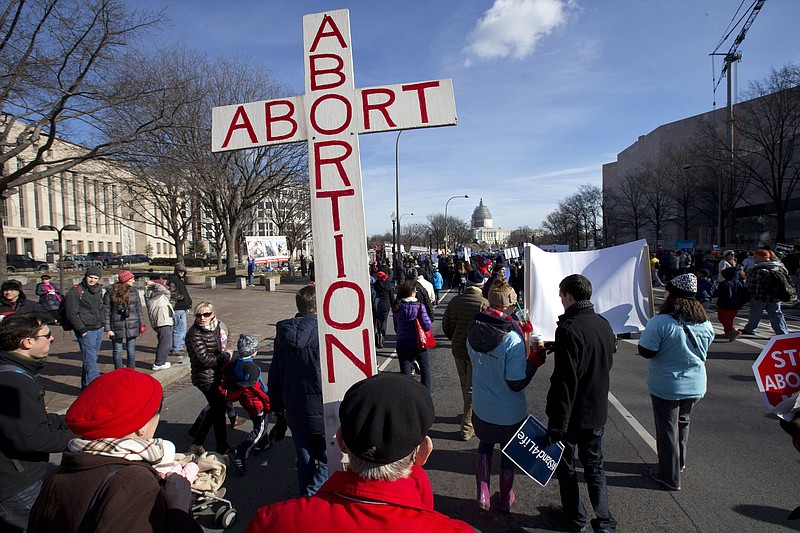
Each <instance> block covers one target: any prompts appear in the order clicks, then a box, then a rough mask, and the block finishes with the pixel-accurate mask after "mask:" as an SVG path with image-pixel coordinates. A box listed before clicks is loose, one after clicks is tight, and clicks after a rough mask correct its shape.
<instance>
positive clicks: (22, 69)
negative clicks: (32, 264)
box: [0, 0, 163, 275]
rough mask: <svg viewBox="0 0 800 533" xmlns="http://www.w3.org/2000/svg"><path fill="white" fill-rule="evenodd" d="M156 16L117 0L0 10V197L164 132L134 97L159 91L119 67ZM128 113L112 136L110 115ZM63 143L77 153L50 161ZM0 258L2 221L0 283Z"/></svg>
mask: <svg viewBox="0 0 800 533" xmlns="http://www.w3.org/2000/svg"><path fill="white" fill-rule="evenodd" d="M160 18H161V16H160V14H155V15H153V14H142V13H136V12H133V11H131V10H129V9H128V8H127V7H126V5H125V2H123V1H122V0H41V1H30V0H28V1H26V0H11V1H10V2H8V3H6V6H5V8H3V9H2V12H0V65H2V67H1V68H2V75H0V113H2V117H1V118H0V197H7V196H8V195H9V194H13V193H14V192H15V191H14V188H15V187H19V186H21V185H24V184H25V183H30V182H33V181H36V180H39V179H42V178H45V177H48V176H53V175H56V174H59V173H61V172H64V171H66V170H69V169H71V168H73V167H75V166H76V165H79V164H81V163H83V162H86V161H89V160H92V159H97V158H101V157H113V156H114V155H115V154H116V153H117V151H118V150H119V149H120V148H121V147H124V146H125V144H126V143H127V142H129V141H130V140H131V139H133V138H134V137H136V136H137V135H139V134H141V133H142V132H145V131H148V130H149V129H151V128H154V127H161V122H160V121H161V117H162V114H161V113H160V114H158V115H156V116H153V115H146V114H136V113H135V112H134V109H135V106H136V102H137V101H138V100H139V99H140V98H142V97H144V96H146V95H147V94H149V93H152V92H153V91H158V90H160V89H159V88H155V89H154V88H152V87H146V86H143V85H142V84H141V83H140V80H139V79H137V78H136V76H135V74H136V72H135V71H130V70H126V69H121V68H120V66H121V65H123V64H125V62H124V61H121V59H122V58H123V56H124V55H125V54H126V49H127V48H129V47H130V46H131V45H133V44H135V39H136V38H137V37H139V36H141V35H142V34H143V33H144V32H145V31H147V30H148V29H150V28H153V27H154V26H155V25H156V22H157V21H158V20H159V19H160ZM127 53H128V54H130V55H135V52H134V51H132V50H131V51H130V52H127ZM126 108H127V110H128V112H130V114H131V116H135V117H136V120H134V121H131V123H130V126H131V127H130V128H128V129H125V130H112V129H110V128H109V127H108V126H109V123H108V119H109V117H110V116H112V115H114V114H116V113H120V112H123V110H124V109H126ZM162 111H163V110H162ZM67 136H69V137H70V138H71V141H72V142H73V143H75V144H78V145H82V146H83V148H75V149H71V150H60V151H58V152H57V153H55V152H54V151H53V148H54V143H55V140H56V138H57V137H67ZM5 251H6V239H5V236H4V232H3V225H2V221H0V275H5V271H6V268H5V261H6V254H5Z"/></svg>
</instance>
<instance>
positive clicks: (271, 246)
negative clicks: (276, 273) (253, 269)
mask: <svg viewBox="0 0 800 533" xmlns="http://www.w3.org/2000/svg"><path fill="white" fill-rule="evenodd" d="M244 240H245V243H247V256H248V257H249V258H250V259H252V260H254V261H255V262H256V264H257V265H260V264H262V263H276V262H279V261H288V260H289V248H288V247H287V246H286V237H283V236H280V237H278V236H273V237H245V238H244Z"/></svg>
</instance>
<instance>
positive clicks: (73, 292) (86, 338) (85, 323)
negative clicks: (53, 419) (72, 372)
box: [64, 267, 104, 389]
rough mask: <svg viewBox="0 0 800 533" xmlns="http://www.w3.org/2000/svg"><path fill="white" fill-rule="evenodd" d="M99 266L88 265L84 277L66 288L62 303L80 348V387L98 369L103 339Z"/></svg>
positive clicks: (97, 372) (86, 385) (90, 379)
mask: <svg viewBox="0 0 800 533" xmlns="http://www.w3.org/2000/svg"><path fill="white" fill-rule="evenodd" d="M100 276H101V273H100V269H99V268H97V267H89V268H87V269H86V274H85V275H84V276H83V280H82V281H81V282H80V283H79V284H77V285H75V286H74V287H73V288H71V289H70V290H69V292H67V295H66V296H65V297H64V306H65V308H66V312H67V319H68V321H69V324H70V325H71V326H72V329H73V330H74V331H75V339H76V340H77V341H78V346H79V347H80V349H81V358H82V359H83V369H82V370H81V389H85V388H86V387H88V386H89V383H91V382H92V381H93V380H94V379H95V378H96V377H97V376H99V375H100V369H99V368H98V367H97V357H98V355H100V345H101V344H102V342H103V331H104V329H103V288H102V287H101V286H100Z"/></svg>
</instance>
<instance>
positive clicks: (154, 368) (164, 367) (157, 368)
mask: <svg viewBox="0 0 800 533" xmlns="http://www.w3.org/2000/svg"><path fill="white" fill-rule="evenodd" d="M171 366H172V364H171V363H170V362H169V361H167V362H166V363H164V364H163V365H153V372H156V371H158V370H166V369H167V368H169V367H171Z"/></svg>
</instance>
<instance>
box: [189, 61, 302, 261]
mask: <svg viewBox="0 0 800 533" xmlns="http://www.w3.org/2000/svg"><path fill="white" fill-rule="evenodd" d="M198 82H200V81H199V80H198ZM202 82H203V83H204V86H203V87H204V91H203V98H202V99H200V100H199V101H198V102H197V103H196V104H195V106H196V109H195V110H194V111H193V113H192V118H193V120H194V121H193V122H192V124H188V125H187V126H186V128H187V131H190V132H194V133H195V135H196V138H195V139H193V142H191V143H189V144H188V145H187V146H185V147H184V149H183V150H181V152H180V157H181V159H180V161H181V163H182V164H183V165H184V167H185V169H186V172H187V173H188V176H189V178H188V179H190V180H191V181H192V183H194V184H195V186H196V188H197V189H198V191H199V192H200V193H201V194H202V198H203V202H204V204H205V205H206V206H207V207H208V208H209V209H210V211H211V212H212V213H213V216H214V218H215V219H216V222H217V223H218V224H219V226H220V227H219V229H220V231H221V232H222V234H223V235H224V237H225V248H226V250H227V258H226V263H227V265H226V267H227V268H226V271H227V273H228V274H229V275H232V274H234V273H235V271H236V259H237V257H236V255H237V254H238V253H239V247H238V245H237V242H238V238H237V237H238V236H239V234H240V230H241V228H242V223H243V221H244V220H245V217H246V216H247V213H248V212H249V211H251V210H252V209H254V208H256V207H257V206H258V205H260V204H261V203H262V202H263V200H264V198H266V197H267V195H268V194H269V193H270V192H271V191H272V190H274V189H276V188H280V187H282V186H283V185H284V184H285V183H287V182H289V181H291V180H292V179H293V178H294V177H296V176H297V175H298V174H302V173H303V172H304V169H305V168H306V167H307V165H306V159H307V158H306V150H305V144H300V143H295V144H291V145H279V146H269V147H260V148H254V149H251V150H245V151H236V152H224V153H220V154H212V153H211V152H210V151H209V150H208V147H209V146H210V145H211V108H212V107H214V106H217V105H223V104H230V103H232V102H248V101H254V100H259V99H270V98H276V97H278V96H279V95H281V94H283V93H284V92H286V91H285V89H283V88H282V87H280V86H278V85H277V84H276V83H274V82H273V81H271V80H270V79H269V77H268V75H267V73H266V72H264V71H263V69H260V68H258V67H257V66H255V65H252V64H250V63H247V62H229V61H225V60H217V61H216V62H214V63H213V64H207V65H206V69H205V72H204V75H203V77H202Z"/></svg>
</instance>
